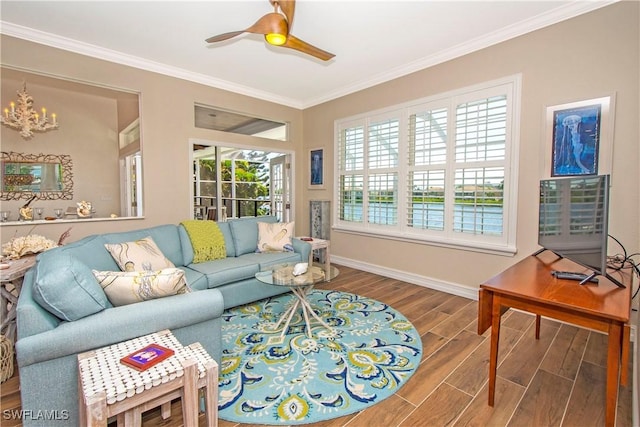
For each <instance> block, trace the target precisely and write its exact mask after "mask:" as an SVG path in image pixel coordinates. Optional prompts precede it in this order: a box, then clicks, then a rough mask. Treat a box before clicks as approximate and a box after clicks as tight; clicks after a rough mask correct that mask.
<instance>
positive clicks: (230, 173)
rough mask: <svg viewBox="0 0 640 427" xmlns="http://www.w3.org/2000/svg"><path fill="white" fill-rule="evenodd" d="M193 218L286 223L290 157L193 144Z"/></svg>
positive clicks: (261, 149)
mask: <svg viewBox="0 0 640 427" xmlns="http://www.w3.org/2000/svg"><path fill="white" fill-rule="evenodd" d="M192 154H193V188H192V191H193V217H194V218H195V219H208V220H214V221H225V220H226V219H228V218H243V217H256V216H264V215H273V216H275V217H276V218H278V221H281V222H288V221H291V213H292V206H291V190H292V188H291V180H292V178H291V167H290V165H291V163H292V162H291V156H292V155H291V153H287V152H284V151H274V150H265V149H264V148H259V149H254V148H247V147H233V146H229V145H214V144H213V143H212V144H211V145H208V144H203V143H201V142H198V143H193V149H192Z"/></svg>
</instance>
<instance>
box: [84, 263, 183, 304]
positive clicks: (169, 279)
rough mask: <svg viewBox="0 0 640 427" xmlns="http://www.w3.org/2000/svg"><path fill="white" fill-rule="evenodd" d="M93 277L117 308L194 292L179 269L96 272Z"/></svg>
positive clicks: (94, 271)
mask: <svg viewBox="0 0 640 427" xmlns="http://www.w3.org/2000/svg"><path fill="white" fill-rule="evenodd" d="M93 275H94V276H95V277H96V279H97V280H98V283H100V286H102V289H103V290H104V293H105V294H107V298H109V301H111V304H113V305H114V306H116V307H117V306H120V305H126V304H133V303H136V302H141V301H147V300H150V299H156V298H162V297H166V296H170V295H177V294H185V293H187V292H190V291H191V290H190V289H189V287H188V286H187V282H186V280H185V278H184V271H182V270H180V269H179V268H165V269H163V270H158V271H97V270H93Z"/></svg>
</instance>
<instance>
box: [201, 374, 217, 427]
mask: <svg viewBox="0 0 640 427" xmlns="http://www.w3.org/2000/svg"><path fill="white" fill-rule="evenodd" d="M205 372H206V374H205V378H206V385H205V393H204V396H205V397H204V401H205V409H206V411H207V427H217V426H218V364H217V363H215V362H209V363H207V364H206V365H205Z"/></svg>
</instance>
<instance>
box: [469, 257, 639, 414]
mask: <svg viewBox="0 0 640 427" xmlns="http://www.w3.org/2000/svg"><path fill="white" fill-rule="evenodd" d="M552 270H560V271H575V272H584V271H585V270H586V269H585V268H584V267H582V266H580V265H578V264H576V263H574V262H572V261H569V260H567V259H558V257H557V256H556V255H555V254H553V253H550V252H544V253H541V254H539V255H537V256H533V255H532V256H529V257H527V258H525V259H523V260H522V261H520V262H518V263H517V264H515V265H513V266H512V267H509V268H508V269H506V270H505V271H503V272H502V273H500V274H498V275H497V276H495V277H493V278H491V279H489V280H488V281H487V282H486V283H484V284H482V285H480V293H479V297H480V298H479V307H478V333H479V334H483V333H484V332H485V331H486V330H487V329H488V328H489V327H490V326H491V351H490V358H489V406H493V404H494V398H495V390H496V373H497V367H498V342H499V340H500V318H501V316H502V314H503V313H504V312H505V311H506V310H507V309H509V308H510V307H513V308H516V309H520V310H524V311H528V312H531V313H534V314H535V315H536V339H537V338H539V336H540V316H547V317H550V318H554V319H557V320H560V321H564V322H568V323H572V324H575V325H578V326H582V327H585V328H591V329H595V330H597V331H602V332H605V333H607V334H608V335H609V339H608V341H609V342H608V353H607V384H606V402H605V405H606V410H605V421H606V425H607V426H614V425H615V418H616V405H617V401H618V378H619V376H620V381H621V383H622V385H625V386H626V385H627V381H628V372H627V366H628V361H629V359H628V358H629V345H630V344H629V338H630V327H629V324H628V323H629V318H630V312H631V282H632V281H631V275H630V274H627V273H623V272H615V273H611V272H610V274H611V275H612V276H614V277H615V278H616V279H618V280H619V281H620V282H621V283H623V284H624V285H625V286H626V288H625V289H623V288H619V287H618V286H616V285H615V284H614V283H613V282H611V281H610V280H608V279H606V278H604V277H602V276H598V280H599V283H597V284H595V283H587V284H585V285H580V284H579V283H578V282H577V281H573V280H562V279H556V278H555V277H554V276H552V275H551V271H552ZM621 364H622V371H621V370H620V367H621Z"/></svg>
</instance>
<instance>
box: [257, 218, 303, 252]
mask: <svg viewBox="0 0 640 427" xmlns="http://www.w3.org/2000/svg"><path fill="white" fill-rule="evenodd" d="M294 226H295V223H294V222H276V223H267V222H259V223H258V252H284V251H289V252H291V251H293V243H292V241H291V239H292V238H293V229H294Z"/></svg>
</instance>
